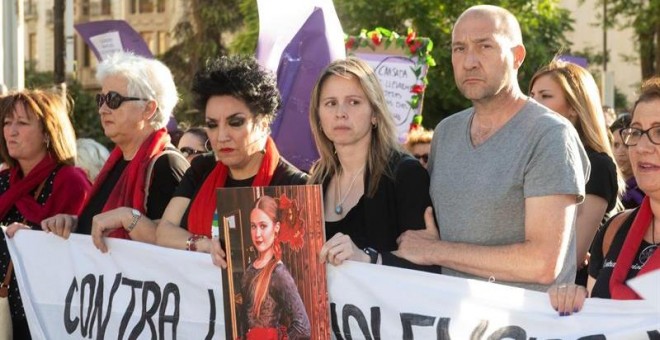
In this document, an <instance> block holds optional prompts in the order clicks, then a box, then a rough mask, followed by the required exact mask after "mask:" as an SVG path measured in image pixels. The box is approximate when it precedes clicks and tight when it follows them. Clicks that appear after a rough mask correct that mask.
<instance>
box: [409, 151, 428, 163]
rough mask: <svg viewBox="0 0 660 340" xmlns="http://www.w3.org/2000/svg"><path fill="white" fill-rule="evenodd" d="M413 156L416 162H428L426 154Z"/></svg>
mask: <svg viewBox="0 0 660 340" xmlns="http://www.w3.org/2000/svg"><path fill="white" fill-rule="evenodd" d="M413 156H414V157H415V158H417V159H418V160H420V161H424V163H428V162H429V154H427V153H425V154H421V155H413Z"/></svg>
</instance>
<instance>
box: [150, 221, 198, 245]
mask: <svg viewBox="0 0 660 340" xmlns="http://www.w3.org/2000/svg"><path fill="white" fill-rule="evenodd" d="M190 235H192V234H191V233H189V232H188V231H187V230H186V229H183V228H181V227H179V226H177V225H174V224H173V223H172V222H169V221H167V220H165V219H162V220H161V221H160V223H159V224H158V228H156V244H158V245H159V246H163V247H167V248H173V249H186V242H187V241H188V238H189V237H190Z"/></svg>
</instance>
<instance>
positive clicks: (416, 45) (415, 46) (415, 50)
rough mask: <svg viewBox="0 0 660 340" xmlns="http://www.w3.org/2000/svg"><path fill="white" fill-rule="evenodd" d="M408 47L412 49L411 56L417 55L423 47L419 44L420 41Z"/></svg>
mask: <svg viewBox="0 0 660 340" xmlns="http://www.w3.org/2000/svg"><path fill="white" fill-rule="evenodd" d="M408 47H409V49H410V54H415V53H417V50H418V49H419V48H420V47H422V43H421V42H419V41H415V43H414V44H412V45H410V46H408Z"/></svg>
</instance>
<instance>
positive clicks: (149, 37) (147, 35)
mask: <svg viewBox="0 0 660 340" xmlns="http://www.w3.org/2000/svg"><path fill="white" fill-rule="evenodd" d="M140 35H141V36H142V40H144V43H145V44H147V47H149V51H151V53H154V54H155V53H156V52H157V49H156V47H157V46H156V39H154V32H141V33H140Z"/></svg>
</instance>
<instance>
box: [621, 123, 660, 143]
mask: <svg viewBox="0 0 660 340" xmlns="http://www.w3.org/2000/svg"><path fill="white" fill-rule="evenodd" d="M619 134H620V135H621V140H622V141H623V144H625V145H626V146H635V145H637V143H639V140H640V139H642V136H643V135H646V136H647V137H648V138H649V141H651V143H653V144H655V145H660V126H654V127H651V128H648V129H646V130H642V129H638V128H635V127H628V128H625V129H621V130H619Z"/></svg>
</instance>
